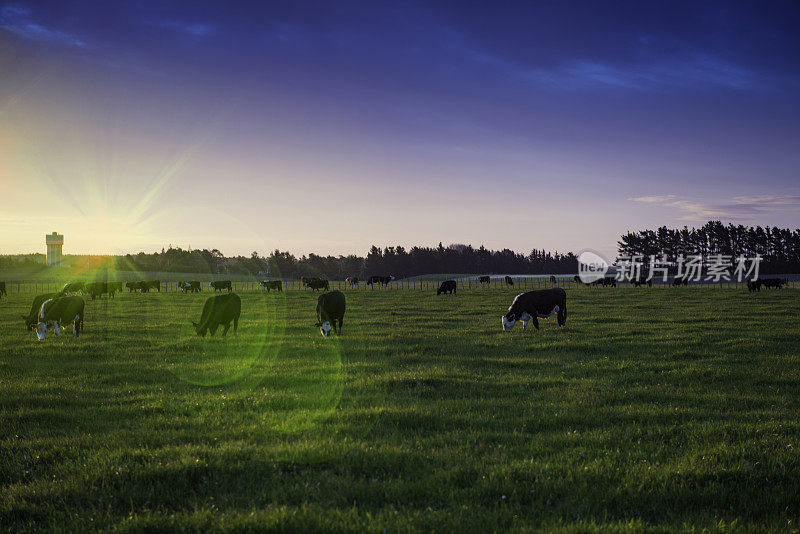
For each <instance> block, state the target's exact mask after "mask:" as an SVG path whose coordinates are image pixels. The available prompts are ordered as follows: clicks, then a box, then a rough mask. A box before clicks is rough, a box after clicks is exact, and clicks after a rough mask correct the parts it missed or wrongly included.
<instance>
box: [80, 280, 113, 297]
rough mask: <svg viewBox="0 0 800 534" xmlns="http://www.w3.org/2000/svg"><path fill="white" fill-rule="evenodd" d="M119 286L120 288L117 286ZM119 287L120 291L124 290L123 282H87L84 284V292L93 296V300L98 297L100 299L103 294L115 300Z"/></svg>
mask: <svg viewBox="0 0 800 534" xmlns="http://www.w3.org/2000/svg"><path fill="white" fill-rule="evenodd" d="M117 284H119V286H117ZM117 287H119V288H120V289H121V288H122V283H121V282H86V283H85V284H83V290H84V291H85V292H86V293H88V294H89V295H91V296H92V300H94V299H95V298H97V297H100V296H101V295H103V294H106V295H108V296H109V297H110V298H112V299H113V298H114V294H115V293H116V292H117Z"/></svg>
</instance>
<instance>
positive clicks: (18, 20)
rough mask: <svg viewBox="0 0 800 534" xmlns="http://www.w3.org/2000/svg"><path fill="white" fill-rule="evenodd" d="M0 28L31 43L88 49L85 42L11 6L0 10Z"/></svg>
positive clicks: (19, 8) (25, 11)
mask: <svg viewBox="0 0 800 534" xmlns="http://www.w3.org/2000/svg"><path fill="white" fill-rule="evenodd" d="M0 28H3V29H6V30H8V31H10V32H11V33H13V34H15V35H18V36H20V37H22V38H24V39H29V40H31V41H40V42H48V43H59V44H65V45H69V46H73V47H77V48H87V47H88V44H87V43H86V41H85V40H83V39H81V38H79V37H77V36H76V35H73V34H71V33H66V32H62V31H60V30H57V29H55V28H52V27H46V26H44V25H42V24H40V23H38V22H35V21H34V19H33V17H32V13H31V11H30V9H27V8H24V7H20V6H16V5H13V4H12V5H6V6H3V7H2V8H0Z"/></svg>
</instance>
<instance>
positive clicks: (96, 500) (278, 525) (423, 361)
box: [0, 288, 800, 532]
mask: <svg viewBox="0 0 800 534" xmlns="http://www.w3.org/2000/svg"><path fill="white" fill-rule="evenodd" d="M514 294H515V292H513V291H509V290H483V291H481V290H472V291H461V292H460V293H459V294H458V295H457V296H445V295H443V296H439V297H437V296H436V295H435V293H433V292H430V293H423V292H420V291H400V290H397V291H375V292H369V291H362V292H357V293H350V294H348V312H347V315H346V317H345V324H344V331H345V334H344V336H343V337H342V338H340V339H336V338H332V339H323V338H322V337H321V336H320V335H319V331H318V330H317V329H315V328H314V327H313V326H312V324H313V322H315V317H314V307H315V304H316V296H317V294H314V293H310V292H298V291H295V292H287V293H286V294H284V295H276V294H274V293H273V294H271V295H269V296H268V297H265V296H263V295H261V294H259V293H256V292H252V293H243V294H242V295H241V296H242V298H243V318H242V323H241V325H240V328H239V332H238V334H236V335H235V336H234V335H232V334H229V336H228V338H227V339H225V340H222V339H219V338H214V339H208V338H207V339H205V340H199V339H197V338H196V337H193V336H192V335H191V334H192V332H191V327H190V326H189V325H188V320H189V319H193V320H197V317H199V312H200V308H201V306H202V300H203V298H204V297H206V296H208V294H205V295H181V294H167V295H163V294H162V295H158V294H148V295H139V294H132V295H131V294H127V293H123V294H122V295H118V296H117V298H116V299H115V300H112V301H106V300H105V299H103V300H96V301H88V302H87V314H86V329H85V333H84V335H83V336H82V337H81V338H79V339H77V340H76V339H74V338H72V337H71V332H70V333H69V334H70V335H67V336H62V338H61V339H59V340H56V339H55V338H54V337H53V336H52V334H48V338H47V339H46V340H45V341H43V342H36V341H35V335H34V334H33V333H32V332H26V331H25V330H24V327H23V324H22V320H21V319H20V318H19V315H20V314H23V313H26V312H27V307H28V306H29V305H30V296H29V295H27V296H26V295H11V296H10V298H8V299H5V298H4V299H3V300H2V301H0V334H1V335H0V354H2V356H1V357H0V428H2V433H0V486H1V487H0V528H2V529H6V530H11V531H33V530H38V529H46V530H53V531H58V530H63V531H85V530H99V529H103V530H117V531H159V530H163V531H181V530H185V531H195V530H201V531H210V532H214V531H237V532H238V531H248V530H249V531H259V530H287V531H309V530H312V531H318V530H334V531H346V530H357V531H383V530H384V529H386V530H387V531H408V530H417V531H431V530H435V531H456V530H458V531H464V532H485V531H494V530H498V531H505V530H531V529H545V530H562V529H563V530H567V531H570V530H579V531H587V530H596V529H598V530H599V529H608V528H613V529H615V530H628V531H641V530H644V529H653V530H690V529H698V530H699V529H706V528H707V529H711V530H738V529H743V530H753V531H762V530H765V529H769V530H779V531H796V530H798V528H799V527H798V521H800V497H799V496H800V456H798V453H799V452H800V365H799V364H800V357H799V356H798V354H799V353H800V325H799V324H798V316H799V315H800V290H796V289H786V290H781V291H762V292H761V293H758V294H748V293H747V292H746V291H741V290H733V289H700V288H679V289H667V288H661V289H649V290H648V289H640V290H636V289H632V288H626V289H622V290H603V289H594V288H584V289H573V290H569V291H568V292H567V295H568V296H567V299H568V314H567V327H566V328H565V329H562V330H560V331H558V330H556V328H555V318H551V319H549V320H544V321H542V322H541V323H542V329H541V330H540V331H538V332H536V331H528V332H525V333H523V332H522V329H521V325H520V326H518V327H517V329H515V330H514V331H513V332H505V333H504V332H502V331H501V329H500V316H501V314H502V313H504V311H505V310H506V309H507V307H508V305H509V304H510V302H511V300H512V298H513V296H514Z"/></svg>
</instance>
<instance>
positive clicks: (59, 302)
mask: <svg viewBox="0 0 800 534" xmlns="http://www.w3.org/2000/svg"><path fill="white" fill-rule="evenodd" d="M85 306H86V303H85V302H84V301H83V298H82V297H77V296H74V295H69V296H65V297H57V298H53V299H48V300H46V301H44V302H43V303H42V307H41V309H40V310H39V314H38V317H37V319H38V321H37V323H36V337H37V338H39V341H42V340H44V338H45V336H46V335H47V330H48V329H52V330H53V331H55V333H56V337H59V335H60V334H61V328H62V327H63V326H64V325H66V324H69V323H72V335H73V336H75V337H78V336H79V335H80V333H81V330H83V311H84V308H85Z"/></svg>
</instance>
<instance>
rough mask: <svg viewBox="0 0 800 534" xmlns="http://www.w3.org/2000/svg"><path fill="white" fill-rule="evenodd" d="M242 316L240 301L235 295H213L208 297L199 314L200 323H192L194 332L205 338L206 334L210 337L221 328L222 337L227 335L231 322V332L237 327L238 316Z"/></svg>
mask: <svg viewBox="0 0 800 534" xmlns="http://www.w3.org/2000/svg"><path fill="white" fill-rule="evenodd" d="M241 314H242V299H240V298H239V295H237V294H236V293H227V294H223V295H214V296H213V297H208V298H207V299H206V302H205V303H204V304H203V311H202V312H201V313H200V322H199V323H195V322H194V321H192V325H193V326H194V330H195V332H197V335H198V336H200V337H205V335H206V332H211V335H212V336H213V335H214V334H216V333H217V328H219V327H220V326H223V327H224V329H223V330H222V335H223V336H225V334H227V333H228V329H229V328H230V327H231V321H233V331H234V332H236V329H237V328H238V327H239V316H240V315H241Z"/></svg>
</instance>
